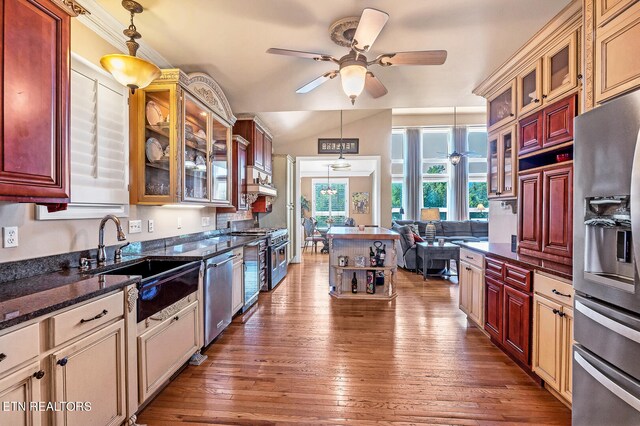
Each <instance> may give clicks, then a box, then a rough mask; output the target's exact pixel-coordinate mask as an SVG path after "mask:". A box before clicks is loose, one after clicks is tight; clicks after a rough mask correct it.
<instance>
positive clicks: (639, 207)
mask: <svg viewBox="0 0 640 426" xmlns="http://www.w3.org/2000/svg"><path fill="white" fill-rule="evenodd" d="M629 195H630V198H631V200H630V206H629V207H630V208H631V235H633V236H635V238H632V239H631V240H632V242H633V258H634V260H635V263H636V273H637V274H638V275H639V276H640V223H638V222H639V221H638V220H637V219H634V217H635V216H636V215H638V214H640V132H638V137H637V139H636V148H635V151H634V154H633V166H632V168H631V192H630V194H629Z"/></svg>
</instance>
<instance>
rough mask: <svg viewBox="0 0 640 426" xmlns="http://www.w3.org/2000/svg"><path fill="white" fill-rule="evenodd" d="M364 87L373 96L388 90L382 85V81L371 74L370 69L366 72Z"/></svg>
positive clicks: (383, 93) (385, 92) (376, 96)
mask: <svg viewBox="0 0 640 426" xmlns="http://www.w3.org/2000/svg"><path fill="white" fill-rule="evenodd" d="M364 88H365V89H366V90H367V92H369V94H370V95H371V97H373V98H379V97H381V96H384V95H386V94H387V93H388V92H389V91H388V90H387V88H386V87H384V84H382V82H381V81H380V80H378V77H376V76H375V75H373V73H372V72H371V71H368V72H367V77H366V78H365V80H364Z"/></svg>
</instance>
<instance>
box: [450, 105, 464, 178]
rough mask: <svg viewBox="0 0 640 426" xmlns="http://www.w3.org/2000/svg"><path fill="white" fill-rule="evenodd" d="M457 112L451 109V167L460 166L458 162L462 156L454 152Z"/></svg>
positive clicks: (454, 108)
mask: <svg viewBox="0 0 640 426" xmlns="http://www.w3.org/2000/svg"><path fill="white" fill-rule="evenodd" d="M457 117H458V116H457V110H456V107H453V152H452V153H451V154H449V162H451V164H452V165H453V166H457V165H458V164H460V160H462V154H460V153H459V152H458V151H456V148H455V145H456V131H457V129H458V120H457Z"/></svg>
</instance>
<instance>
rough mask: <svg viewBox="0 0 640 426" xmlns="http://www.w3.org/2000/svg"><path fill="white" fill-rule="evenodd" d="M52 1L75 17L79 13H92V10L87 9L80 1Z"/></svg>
mask: <svg viewBox="0 0 640 426" xmlns="http://www.w3.org/2000/svg"><path fill="white" fill-rule="evenodd" d="M52 1H53V2H54V3H55V4H57V5H58V6H59V7H60V8H61V9H62V10H64V11H65V12H67V13H68V14H69V15H71V16H74V17H75V16H78V15H85V14H89V15H90V14H91V12H89V11H88V10H87V9H85V8H84V7H83V6H82V5H81V4H80V3H78V2H77V1H75V0H52Z"/></svg>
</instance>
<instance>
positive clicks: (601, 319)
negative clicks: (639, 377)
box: [576, 300, 640, 411]
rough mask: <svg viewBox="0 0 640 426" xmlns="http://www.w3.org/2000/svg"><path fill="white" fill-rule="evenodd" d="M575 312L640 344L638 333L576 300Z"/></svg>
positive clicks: (639, 333)
mask: <svg viewBox="0 0 640 426" xmlns="http://www.w3.org/2000/svg"><path fill="white" fill-rule="evenodd" d="M576 310H577V311H578V312H581V313H582V314H584V315H586V316H587V317H589V318H590V319H592V320H593V321H595V322H597V323H598V324H600V325H602V326H603V327H606V328H608V329H609V330H611V331H613V332H615V333H618V334H619V335H621V336H624V337H626V338H627V339H630V340H633V341H634V342H636V343H640V331H638V330H634V329H633V328H630V327H627V326H625V325H623V324H620V323H619V322H617V321H614V320H612V319H611V318H608V317H606V316H604V315H602V314H601V313H599V312H596V311H595V310H593V309H591V308H590V307H588V306H587V305H585V304H583V303H581V302H580V301H578V300H576ZM639 411H640V410H639Z"/></svg>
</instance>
